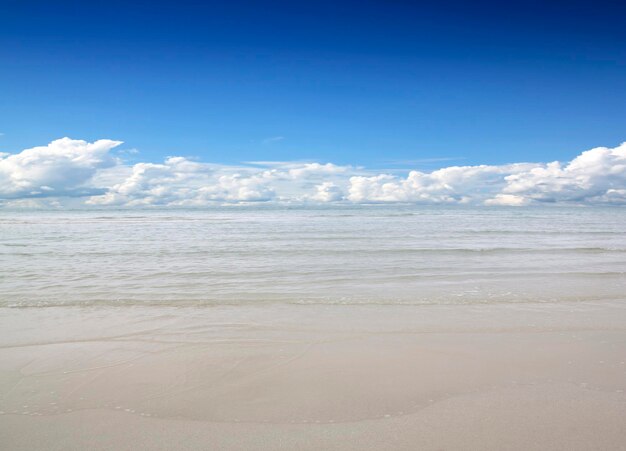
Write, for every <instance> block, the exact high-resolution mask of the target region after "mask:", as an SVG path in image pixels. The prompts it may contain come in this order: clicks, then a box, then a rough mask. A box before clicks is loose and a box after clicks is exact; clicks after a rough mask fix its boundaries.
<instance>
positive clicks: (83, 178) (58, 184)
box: [0, 138, 122, 198]
mask: <svg viewBox="0 0 626 451" xmlns="http://www.w3.org/2000/svg"><path fill="white" fill-rule="evenodd" d="M120 144H122V142H121V141H111V140H108V139H101V140H99V141H96V142H94V143H88V142H86V141H79V140H72V139H69V138H62V139H57V140H56V141H52V142H51V143H50V144H48V145H47V146H41V147H33V148H32V149H26V150H23V151H22V152H20V153H18V154H14V155H7V154H3V155H0V198H28V197H50V196H79V195H86V194H89V193H93V192H94V187H90V186H88V182H89V181H90V180H91V178H92V177H93V176H94V175H95V174H96V172H97V171H98V170H101V169H105V168H107V167H112V166H115V165H116V164H118V161H117V159H116V158H115V157H113V156H112V155H111V154H110V150H111V149H113V148H115V147H117V146H119V145H120Z"/></svg>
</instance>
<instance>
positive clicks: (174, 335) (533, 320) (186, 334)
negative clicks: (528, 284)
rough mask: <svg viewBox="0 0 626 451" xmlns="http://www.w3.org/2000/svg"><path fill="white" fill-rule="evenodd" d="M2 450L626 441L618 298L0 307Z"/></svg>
mask: <svg viewBox="0 0 626 451" xmlns="http://www.w3.org/2000/svg"><path fill="white" fill-rule="evenodd" d="M0 329H1V330H2V334H1V337H0V368H1V370H0V371H1V373H0V395H1V398H0V411H2V412H3V413H2V414H0V443H2V444H3V445H2V448H3V449H11V450H22V449H23V450H37V449H42V450H43V449H58V450H72V449H76V450H83V449H111V450H113V449H115V450H122V449H128V450H130V449H133V450H134V449H164V450H165V449H167V450H170V449H181V450H187V449H190V450H195V449H225V450H231V449H232V450H247V449H250V450H256V449H259V450H273V449H289V450H294V449H295V450H301V449H302V450H320V449H331V450H335V449H336V450H348V449H350V450H363V449H365V450H368V449H369V450H385V449H390V450H391V449H394V450H398V449H399V450H404V449H406V450H414V449H427V450H428V449H433V450H436V449H459V450H461V449H494V450H496V449H497V450H502V449H520V450H522V449H524V450H527V449H563V450H572V449H574V450H575V449H580V450H589V449H607V450H608V449H616V450H617V449H626V427H625V426H626V421H625V420H624V419H625V418H626V393H625V391H626V364H625V361H626V305H623V303H620V302H598V303H584V304H574V303H571V304H570V303H563V304H526V305H518V306H515V305H505V306H494V305H481V306H458V305H457V306H302V305H292V306H288V305H287V306H285V305H283V306H268V305H266V306H259V307H250V306H247V307H246V306H242V307H204V308H178V309H177V308H166V307H134V308H133V307H124V308H119V309H116V308H103V307H100V308H96V307H93V308H61V307H59V308H34V309H3V310H2V313H1V315H0Z"/></svg>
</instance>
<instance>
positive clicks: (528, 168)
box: [0, 138, 626, 207]
mask: <svg viewBox="0 0 626 451" xmlns="http://www.w3.org/2000/svg"><path fill="white" fill-rule="evenodd" d="M120 144H121V142H120V141H112V140H99V141H96V142H93V143H88V142H85V141H80V140H72V139H69V138H63V139H59V140H56V141H53V142H51V143H50V144H48V145H47V146H41V147H34V148H32V149H26V150H24V151H22V152H20V153H17V154H6V153H4V154H2V153H0V201H1V202H2V205H4V206H14V207H20V206H24V207H27V206H32V205H35V204H36V205H49V206H55V207H56V206H61V205H63V204H67V203H68V202H69V200H71V199H74V201H73V202H80V203H82V204H86V205H93V206H105V205H118V206H124V207H135V206H153V205H163V206H203V205H212V204H225V203H250V202H288V203H311V202H313V203H328V202H345V203H418V204H472V205H488V206H524V205H533V204H554V203H563V204H626V144H622V145H620V146H618V147H615V148H606V147H598V148H595V149H591V150H588V151H585V152H583V153H581V154H580V155H578V156H577V157H576V158H574V159H573V160H571V161H570V162H566V163H561V162H558V161H555V162H550V163H514V164H508V165H476V166H450V167H444V168H441V169H438V170H435V171H431V172H422V171H410V172H408V173H407V174H406V175H405V176H400V175H397V174H385V173H379V172H377V171H373V170H364V169H362V168H355V167H352V166H339V165H335V164H332V163H319V162H254V163H248V164H242V165H238V166H232V165H231V166H225V165H217V164H210V163H203V162H198V161H194V160H191V159H189V158H185V157H181V156H173V157H168V158H166V159H165V161H163V162H162V163H150V162H140V163H136V164H132V165H129V164H126V163H124V162H123V161H121V160H120V159H119V157H117V156H115V155H114V154H113V152H112V150H113V149H114V148H115V147H117V146H119V145H120ZM117 155H119V153H118V154H117ZM29 199H30V200H29Z"/></svg>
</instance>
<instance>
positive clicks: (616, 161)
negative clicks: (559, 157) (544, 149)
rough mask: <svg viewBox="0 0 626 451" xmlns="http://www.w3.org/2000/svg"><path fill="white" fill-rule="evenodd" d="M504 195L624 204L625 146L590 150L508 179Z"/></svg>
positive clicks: (534, 200)
mask: <svg viewBox="0 0 626 451" xmlns="http://www.w3.org/2000/svg"><path fill="white" fill-rule="evenodd" d="M505 180H506V186H505V187H504V189H503V190H502V191H503V194H506V195H513V196H516V197H521V198H523V199H525V200H526V201H528V202H539V203H546V202H547V203H554V202H575V203H586V202H602V203H622V202H624V188H626V143H623V144H622V145H620V146H618V147H615V148H613V149H610V148H607V147H597V148H595V149H591V150H587V151H586V152H583V153H581V154H580V155H579V156H577V157H576V158H574V159H573V160H572V161H570V162H569V163H568V164H565V165H563V164H562V163H560V162H558V161H554V162H552V163H548V164H545V165H542V166H539V167H536V168H532V169H531V170H528V171H524V172H520V173H516V174H511V175H509V176H507V177H506V178H505Z"/></svg>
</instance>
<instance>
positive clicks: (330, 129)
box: [0, 0, 626, 203]
mask: <svg viewBox="0 0 626 451" xmlns="http://www.w3.org/2000/svg"><path fill="white" fill-rule="evenodd" d="M0 10H1V14H0V152H3V153H4V154H5V155H4V157H2V158H3V159H1V160H0V198H4V199H10V200H11V201H15V200H16V199H18V198H41V197H59V196H68V197H84V198H85V199H88V198H89V196H90V195H96V194H97V193H100V194H98V195H106V193H108V195H109V197H110V198H113V197H115V196H116V195H117V198H116V199H117V200H116V202H122V201H121V200H120V193H119V192H118V191H119V186H118V185H121V184H123V183H125V182H128V179H127V178H125V177H132V174H134V171H135V170H138V168H140V167H141V166H137V165H145V164H153V165H161V166H168V163H167V161H168V160H167V159H168V157H176V158H183V159H185V161H190V162H194V164H203V165H206V166H205V170H207V171H208V170H209V169H208V168H211V169H210V170H211V171H213V172H212V174H213V175H212V176H211V177H212V178H211V180H218V179H219V177H218V176H217V175H215V174H216V172H215V168H216V167H217V166H219V167H221V168H227V169H222V170H223V171H225V172H224V173H225V174H227V175H228V174H230V175H232V174H235V175H236V174H237V173H238V172H237V171H239V172H241V171H243V173H245V174H243V175H242V174H239V175H242V176H246V177H247V176H249V175H250V174H251V173H252V172H255V171H257V172H258V173H259V174H261V173H263V171H276V170H278V169H277V168H278V167H280V168H281V169H280V170H281V171H284V170H287V172H288V171H289V170H292V169H294V168H297V167H301V166H303V165H306V164H318V165H320V167H327V166H325V165H327V164H331V165H333V167H337V168H347V169H345V170H344V171H343V174H344V176H343V177H344V178H343V179H342V180H343V185H341V183H338V180H336V179H335V178H336V177H337V174H338V173H337V172H335V173H333V174H332V176H331V175H329V174H327V175H326V176H325V177H327V178H325V179H323V180H322V179H319V180H318V179H316V180H314V181H311V180H308V179H307V181H306V184H304V185H303V186H300V187H299V188H297V189H295V191H294V190H293V189H292V190H291V191H290V193H291V194H288V195H285V196H282V197H284V198H297V199H300V200H301V199H303V198H307V199H312V198H313V197H314V196H315V193H316V192H317V189H318V188H317V187H318V186H320V185H322V184H324V183H330V184H333V186H336V187H337V190H335V191H334V194H331V195H328V196H327V198H328V199H335V200H337V199H342V200H346V199H348V198H350V194H349V192H350V188H351V186H352V182H351V181H350V180H349V177H361V176H363V177H377V176H379V175H383V176H389V177H397V180H396V182H397V181H398V180H409V177H410V171H417V172H418V173H424V174H431V173H432V172H433V171H436V170H438V169H445V168H450V167H476V166H480V165H487V166H490V167H499V168H505V167H508V168H510V167H512V166H510V165H515V164H523V163H533V164H540V165H542V166H541V167H548V166H547V165H548V164H549V163H550V162H553V161H559V162H560V163H559V164H560V165H561V166H560V167H561V168H567V165H568V164H570V162H572V161H574V160H575V159H576V158H577V157H579V156H580V155H581V154H582V152H584V151H586V150H589V149H593V148H604V149H613V150H611V151H610V152H614V153H615V152H617V153H616V155H617V156H616V157H615V158H617V160H616V161H618V162H617V163H615V162H613V163H611V164H613V166H611V167H609V169H607V170H608V171H609V172H610V171H615V167H614V166H615V165H616V164H621V159H620V158H621V156H620V155H621V152H622V150H619V149H623V147H620V144H621V143H622V142H623V141H626V127H625V125H626V27H625V26H624V20H625V18H626V4H622V5H620V4H619V2H614V3H608V2H603V1H595V2H581V1H577V0H573V1H569V2H531V1H526V2H520V1H515V0H514V1H512V2H481V1H478V2H455V1H443V2H415V1H414V2H408V1H386V2H382V1H367V0H365V1H359V2H355V1H341V0H336V1H333V2H328V1H316V2H293V1H289V2H287V1H284V2H279V1H266V2H260V1H257V2H252V1H240V0H233V1H229V2H213V1H188V0H180V1H176V2H172V1H169V2H165V1H158V0H154V1H130V2H128V1H127V2H121V1H117V0H109V1H106V2H104V1H89V2H84V1H63V0H61V1H57V2H50V1H45V2H44V1H29V0H0ZM65 137H67V138H69V141H58V140H59V139H61V138H65ZM72 140H73V141H72ZM98 140H109V141H110V142H116V143H117V142H123V143H122V144H119V145H115V146H112V147H110V148H108V149H107V151H106V152H105V153H104V154H99V157H97V158H101V159H102V161H100V160H98V162H95V160H89V158H92V157H93V155H91V156H85V155H82V154H81V155H79V156H78V157H77V156H76V155H74V154H72V152H73V150H71V151H69V152H70V153H69V154H62V153H61V154H59V153H58V151H59V149H61V148H62V149H66V150H67V149H74V148H78V147H80V148H81V149H87V148H88V146H89V145H91V144H93V143H96V142H99V141H98ZM109 141H107V142H109ZM80 142H82V143H83V144H76V143H80ZM55 143H56V144H55ZM63 143H65V144H63ZM68 143H70V144H68ZM71 143H74V144H71ZM42 146H43V147H45V148H46V149H48V150H47V151H45V152H43V153H42V151H41V150H40V151H35V152H34V153H35V154H36V155H37V158H31V160H28V159H27V158H26V157H25V156H24V154H23V153H24V152H25V149H33V148H34V149H41V148H43V147H42ZM46 146H47V147H46ZM76 146H78V147H76ZM81 146H82V147H81ZM85 146H87V147H85ZM615 149H618V150H615ZM46 152H48V153H47V154H46ZM55 152H56V153H55ZM86 152H87V151H86ZM32 153H33V152H31V154H32ZM27 154H28V153H27ZM44 154H46V155H47V156H46V157H45V158H43V157H42V155H44ZM20 155H22V157H20V158H19V162H17V161H18V160H16V159H15V158H14V159H13V160H11V161H8V158H10V156H20ZM51 155H55V156H56V157H54V158H57V157H58V161H57V160H55V162H54V164H49V159H50V158H52V157H51ZM72 155H74V156H72ZM42 158H43V159H42ZM72 158H74V159H73V160H72ZM76 158H78V159H79V160H81V159H82V160H84V161H82V160H81V161H82V163H81V164H83V163H85V161H87V160H89V161H91V163H92V166H90V169H85V167H83V166H81V165H80V164H79V165H78V167H80V168H79V169H80V170H78V169H77V166H76V164H75V163H76V161H75V160H76ZM42 161H46V162H48V163H45V164H49V166H50V167H57V166H55V165H59V166H58V167H59V168H60V170H59V171H58V172H59V173H62V174H66V179H64V180H63V181H59V182H58V183H57V182H54V183H52V182H50V180H48V179H47V178H46V177H45V176H41V174H44V173H46V168H45V167H44V168H42V167H40V166H33V165H37V164H42ZM3 162H4V163H3ZM250 162H262V163H261V164H256V165H255V164H252V166H253V167H256V168H257V169H255V170H252V169H250V167H251V165H250ZM277 162H280V164H279V163H277ZM298 165H300V166H298ZM168 167H169V166H168ZM242 167H244V169H241V168H242ZM520 167H521V166H520ZM3 168H4V169H3ZM111 168H114V169H111ZM104 169H106V171H105V172H106V173H103V172H102V171H104ZM170 169H171V168H170ZM72 171H78V172H79V173H77V172H72ZM81 171H82V172H81ZM90 171H93V172H90ZM516 171H517V169H515V170H513V172H515V173H517V172H516ZM331 172H332V171H331ZM618 172H619V170H618ZM86 173H89V174H91V175H90V176H89V177H87V178H85V176H84V174H86ZM255 173H256V172H255ZM500 174H501V177H500V179H499V180H500V182H499V184H496V185H497V186H498V189H492V188H490V189H488V190H487V191H489V192H490V194H492V195H494V196H495V195H497V194H503V193H502V192H500V188H504V187H505V186H508V184H509V182H508V181H506V180H504V177H507V176H509V175H511V173H510V171H509V170H508V169H507V170H503V172H501V173H500ZM205 175H206V174H205ZM230 175H229V176H230ZM348 175H349V177H348ZM614 175H615V174H613V173H611V174H610V177H609V179H611V180H613V181H612V182H611V183H609V184H608V185H606V184H605V185H606V189H605V192H604V193H603V194H602V195H605V194H606V192H607V190H608V189H616V190H621V189H622V188H625V187H626V186H623V185H622V181H621V179H620V180H619V181H617V182H616V181H615V180H614V177H613V176H614ZM40 176H41V177H40ZM3 177H4V179H3ZM94 177H96V178H95V179H94ZM216 177H217V178H216ZM307 177H309V175H307ZM611 177H613V178H611ZM103 180H106V183H105V182H104V181H103ZM79 182H80V183H79ZM196 182H198V180H197V179H196ZM265 182H267V183H266V184H267V186H266V188H267V189H266V190H265V191H263V190H261V192H259V193H256V194H250V195H249V196H247V195H242V196H240V199H241V200H246V199H248V200H250V199H252V198H254V199H257V200H261V199H267V198H268V196H269V197H271V198H272V199H273V198H275V197H276V196H278V197H281V196H279V195H278V194H277V193H279V192H280V189H278V188H277V186H275V185H276V183H278V182H276V181H275V180H274V181H272V182H271V183H270V181H268V180H265ZM314 182H317V184H315V183H314ZM51 183H52V184H51ZM55 183H56V185H55ZM77 183H78V184H77ZM203 183H205V185H206V183H209V182H208V181H207V180H205V181H204V182H203ZM211 183H213V182H211ZM281 183H282V182H281ZM398 183H399V182H398ZM580 183H583V182H580ZM584 183H587V185H589V183H590V182H589V181H586V182H584ZM379 184H380V185H381V186H382V185H384V183H382V182H381V183H379ZM205 185H202V186H205ZM305 185H306V186H305ZM3 186H4V188H2V187H3ZM42 186H44V187H46V188H43V190H42V188H41V187H42ZM116 186H118V188H115V187H116ZM194 186H195V185H194ZM198 186H200V185H198ZM307 186H308V187H309V188H310V189H311V190H313V191H312V192H313V194H311V193H308V194H307V193H306V192H305V190H306V187H307ZM328 186H330V185H328ZM328 186H327V188H328ZM490 186H493V184H492V185H490ZM594 186H595V185H594ZM603 186H604V185H603ZM49 188H51V189H49ZM116 189H117V191H116ZM194 189H196V188H194ZM220 189H221V188H220ZM390 189H391V188H390ZM3 190H4V191H3ZM252 191H254V190H252ZM331 191H333V190H332V189H331ZM453 191H454V190H453ZM457 191H458V190H457ZM461 191H463V190H461ZM461 191H458V192H455V193H453V201H460V199H465V198H468V197H469V198H472V199H475V198H476V196H474V195H470V196H467V195H466V194H468V193H466V192H464V191H463V192H461ZM484 191H485V189H482V191H481V192H484ZM270 192H271V193H273V194H272V195H271V196H270V195H269V194H268V193H270ZM295 192H297V193H298V194H294V193H295ZM29 193H30V194H29ZM33 193H34V194H33ZM46 193H47V194H46ZM81 193H82V194H81ZM339 193H341V194H339ZM195 194H197V192H196V191H194V195H195ZM257 194H258V195H257ZM194 195H189V196H188V197H189V199H191V198H194ZM503 195H513V194H510V193H509V194H506V193H504V194H503ZM598 195H599V194H597V193H596V195H595V196H596V197H597V196H598ZM180 196H182V194H180V193H179V194H178V197H180ZM372 196H373V195H370V197H372ZM398 196H399V197H400V198H403V196H402V195H392V196H390V195H388V193H387V194H386V195H379V196H378V198H393V199H395V198H397V197H398ZM183 197H184V196H183ZM323 197H324V195H320V199H321V198H323ZM357 197H358V196H352V198H353V199H356V198H357ZM374 197H377V196H374ZM548 197H550V196H548ZM552 197H554V196H552ZM552 197H551V199H552ZM574 197H575V196H574ZM574 197H572V200H573V201H575V199H574ZM228 198H229V196H225V195H224V196H221V197H220V196H217V197H216V198H215V199H222V200H228ZM366 198H367V199H369V200H371V199H370V198H369V197H367V196H366ZM479 198H480V199H479V201H480V202H483V203H484V202H486V201H488V200H489V199H491V198H492V197H490V196H488V195H487V196H479ZM554 198H561V197H559V196H556V197H554ZM85 199H83V200H85ZM189 199H187V200H189ZM230 199H231V200H233V201H234V200H236V199H237V196H230ZM406 199H409V200H411V201H415V200H416V199H415V198H414V197H411V196H408V197H407V198H406ZM406 199H405V200H406ZM178 200H179V201H180V200H181V199H180V198H179V199H178ZM431 200H432V199H431ZM509 200H511V199H509ZM544 200H545V199H544ZM161 201H163V199H161ZM527 201H532V202H535V201H537V199H535V198H530V200H528V199H526V197H524V199H521V200H519V199H517V200H511V203H527ZM552 201H553V199H552V200H550V202H552ZM163 202H165V201H163Z"/></svg>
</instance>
